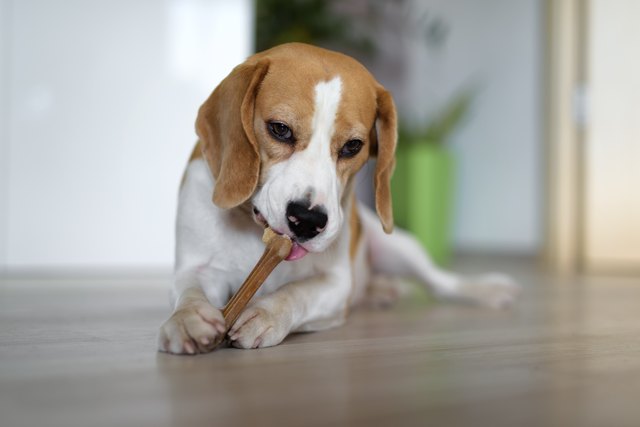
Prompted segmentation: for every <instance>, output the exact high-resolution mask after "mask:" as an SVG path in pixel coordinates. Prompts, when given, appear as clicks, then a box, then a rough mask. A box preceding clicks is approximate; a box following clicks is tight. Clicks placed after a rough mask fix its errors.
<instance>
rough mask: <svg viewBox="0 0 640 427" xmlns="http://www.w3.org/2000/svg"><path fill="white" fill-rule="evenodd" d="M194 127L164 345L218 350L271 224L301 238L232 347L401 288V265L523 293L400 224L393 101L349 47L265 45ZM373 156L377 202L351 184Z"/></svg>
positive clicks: (221, 88) (490, 302)
mask: <svg viewBox="0 0 640 427" xmlns="http://www.w3.org/2000/svg"><path fill="white" fill-rule="evenodd" d="M196 133H197V135H198V137H199V140H198V142H197V144H196V147H195V148H194V151H193V153H192V155H191V158H190V160H189V163H188V165H187V168H186V171H185V173H184V176H183V181H182V185H181V188H180V192H179V201H178V213H177V224H176V259H175V280H174V284H173V287H172V289H171V303H172V306H173V309H174V311H173V314H172V315H171V317H170V318H169V319H168V320H167V321H166V322H165V323H164V324H163V325H162V326H161V328H160V333H159V338H158V347H159V350H160V351H163V352H170V353H174V354H196V353H206V352H209V351H211V350H212V348H213V342H214V341H215V340H216V338H217V337H218V336H219V335H220V334H223V333H224V332H225V324H224V318H223V316H222V314H221V311H220V308H221V307H223V306H224V305H225V303H226V302H227V301H228V300H229V298H230V297H231V295H233V294H234V293H235V292H236V291H237V290H238V288H239V287H240V285H241V284H242V282H243V280H244V278H245V277H246V276H247V274H248V273H249V271H251V269H252V267H253V265H254V264H255V262H256V261H257V260H258V258H259V257H260V255H261V254H262V252H263V250H264V245H263V244H262V242H261V239H260V238H261V235H262V231H263V229H264V228H265V227H267V226H269V227H271V228H272V229H273V230H274V231H275V232H277V233H279V234H286V235H288V236H290V237H291V239H292V240H293V247H292V250H291V253H290V255H289V256H288V258H287V262H283V263H281V264H280V265H279V266H278V267H277V268H276V269H275V270H274V271H273V273H272V274H271V275H270V276H269V277H268V278H267V280H266V281H265V282H264V284H263V285H262V287H261V288H260V290H259V291H258V293H257V294H256V296H255V297H254V298H253V299H252V301H251V302H250V303H249V305H248V306H247V308H246V309H245V310H244V312H243V313H242V314H241V315H240V317H239V318H238V320H237V321H236V323H235V324H234V325H233V327H232V328H231V330H230V331H229V333H228V338H229V340H230V342H231V344H232V345H233V346H235V347H239V348H259V347H269V346H274V345H277V344H279V343H280V342H281V341H282V340H283V339H284V338H285V337H286V336H287V335H288V334H289V333H291V332H299V331H318V330H323V329H327V328H332V327H336V326H338V325H341V324H343V323H344V322H345V319H346V317H347V313H348V312H349V309H350V307H353V306H356V305H358V304H361V303H363V301H365V300H366V299H367V295H368V294H369V292H368V290H370V289H371V287H372V286H373V287H376V286H378V287H380V286H382V287H385V286H394V280H388V279H387V278H393V277H410V278H414V279H417V280H419V281H420V282H422V283H424V284H425V285H426V286H427V287H428V288H429V289H430V290H431V291H432V292H433V293H434V294H435V295H436V296H438V297H441V298H453V299H465V300H470V301H474V302H477V303H480V304H484V305H487V306H491V307H502V306H505V305H507V304H509V303H511V302H512V301H513V299H514V297H515V295H516V293H517V285H516V284H515V283H514V282H513V280H511V279H510V278H509V277H507V276H504V275H500V274H490V275H485V276H481V277H477V278H471V279H470V278H463V277H460V276H458V275H456V274H453V273H450V272H447V271H443V270H441V269H440V268H438V267H436V266H435V265H434V263H433V262H432V261H431V259H430V258H429V256H428V255H427V253H425V251H424V249H423V248H422V246H421V245H420V244H419V243H418V242H417V240H415V239H414V238H413V237H412V236H411V235H410V234H408V233H407V232H405V231H402V230H396V231H393V214H392V205H391V190H390V179H391V175H392V173H393V169H394V166H395V159H394V153H395V148H396V143H397V117H396V108H395V105H394V101H393V99H392V96H391V95H390V93H389V92H388V91H387V90H386V89H385V88H384V87H383V86H381V85H380V84H379V83H378V82H377V81H376V80H375V79H374V78H373V76H372V75H371V74H370V73H369V72H368V71H367V70H366V69H365V68H364V66H362V65H361V64H360V63H359V62H357V61H356V60H354V59H353V58H351V57H348V56H346V55H343V54H340V53H337V52H333V51H329V50H325V49H322V48H319V47H314V46H310V45H305V44H300V43H291V44H284V45H281V46H277V47H275V48H272V49H270V50H267V51H264V52H261V53H258V54H255V55H253V56H251V57H250V58H248V59H247V60H246V62H244V63H243V64H241V65H239V66H237V67H236V68H234V69H233V71H232V72H231V73H230V74H229V75H228V76H227V77H226V78H225V79H224V80H223V81H222V83H220V84H219V85H218V87H217V88H216V89H215V90H214V91H213V93H212V94H211V96H210V97H209V98H208V99H207V100H206V101H205V103H204V104H203V105H202V106H201V107H200V109H199V111H198V116H197V119H196ZM373 157H375V158H377V160H376V166H375V172H374V189H375V190H374V191H375V211H376V213H374V212H373V211H372V210H370V209H369V208H367V207H365V206H363V205H362V204H359V203H358V202H357V201H356V199H355V196H354V185H355V179H354V177H355V175H356V173H357V172H358V170H360V169H361V168H362V167H363V166H364V165H365V163H367V161H368V160H369V158H373ZM376 214H377V215H376Z"/></svg>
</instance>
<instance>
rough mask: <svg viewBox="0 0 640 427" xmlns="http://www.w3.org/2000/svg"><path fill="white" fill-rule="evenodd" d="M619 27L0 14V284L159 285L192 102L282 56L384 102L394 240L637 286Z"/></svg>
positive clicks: (611, 17) (122, 8) (76, 12)
mask: <svg viewBox="0 0 640 427" xmlns="http://www.w3.org/2000/svg"><path fill="white" fill-rule="evenodd" d="M638 16H640V2H635V1H633V0H628V1H625V0H567V1H551V0H549V1H545V0H484V1H476V0H424V1H419V0H387V1H383V0H371V1H366V0H351V1H347V0H324V1H322V0H291V1H283V0H256V1H252V0H234V1H224V0H136V1H124V0H109V1H106V0H55V1H54V0H0V100H1V103H0V269H1V271H2V272H3V273H4V274H8V275H20V274H34V273H47V274H49V273H52V272H53V273H55V272H69V271H78V272H80V271H82V272H87V271H89V272H109V273H114V274H119V273H121V272H122V273H125V274H127V273H130V272H134V271H135V272H141V273H145V274H146V273H153V274H163V275H164V274H170V272H171V268H172V264H173V245H174V219H175V211H176V198H177V191H178V185H179V182H180V177H181V174H182V171H183V169H184V166H185V163H186V161H187V159H188V157H189V153H190V151H191V150H192V148H193V145H194V143H195V140H196V135H195V132H194V125H193V124H194V121H195V116H196V112H197V109H198V107H199V105H200V104H201V103H202V102H203V101H204V100H205V99H206V97H207V96H208V95H209V93H210V92H211V91H212V90H213V88H214V87H215V86H216V85H217V84H218V83H219V82H220V81H221V80H222V79H223V78H224V77H225V76H226V75H227V74H228V73H229V72H230V71H231V69H232V68H233V67H234V66H235V65H237V64H239V63H240V62H242V61H243V60H244V59H245V58H246V57H247V56H249V55H251V54H252V53H253V52H255V51H258V50H262V49H265V48H268V47H271V46H273V45H275V44H279V43H283V42H288V41H302V42H307V43H313V44H317V45H321V46H325V47H329V48H331V49H335V50H338V51H342V52H345V53H347V54H349V55H352V56H354V57H356V58H357V59H359V60H360V61H361V62H363V63H364V64H365V65H366V66H367V67H368V68H369V69H370V70H371V72H372V73H373V74H374V75H375V76H376V77H377V78H378V80H379V81H380V82H381V83H382V84H383V85H384V86H386V87H387V88H388V89H389V90H390V91H391V92H392V93H393V95H394V97H395V100H396V103H397V105H398V108H399V112H400V120H401V123H402V124H401V128H400V144H399V149H398V166H397V173H396V176H395V177H394V183H393V184H394V185H393V189H394V199H395V215H396V218H397V223H398V224H399V225H401V226H403V227H406V228H409V229H411V230H412V231H413V232H414V233H415V234H417V235H418V236H419V238H420V239H421V241H422V242H423V244H424V245H425V246H426V247H428V248H429V249H430V250H431V252H432V253H433V255H434V256H435V258H436V259H437V261H438V262H439V263H441V264H448V263H450V262H452V260H454V259H455V254H457V253H471V254H477V253H491V254H499V255H500V254H502V255H509V256H513V255H517V256H525V257H531V258H537V259H541V260H544V262H545V265H547V266H549V267H552V268H554V269H558V270H562V271H601V270H602V271H604V270H606V271H628V270H637V269H638V266H640V196H639V194H640V192H638V191H637V190H635V185H637V184H639V183H640V172H639V168H637V165H638V161H640V148H639V143H640V142H639V139H640V121H639V120H638V119H639V118H640V102H639V100H640V84H639V82H638V77H637V76H639V75H640V57H639V56H638V55H636V54H635V50H636V49H637V46H638V45H639V43H640V26H637V25H636V23H635V22H634V20H633V17H638ZM613 47H616V49H613ZM370 170H371V166H368V167H367V168H365V170H364V171H363V173H362V178H361V179H360V187H359V189H358V192H359V195H360V197H361V199H362V200H364V201H365V202H367V201H368V202H370V200H371V192H370V186H369V185H368V182H369V179H368V178H367V174H370Z"/></svg>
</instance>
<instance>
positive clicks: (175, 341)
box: [158, 285, 225, 354]
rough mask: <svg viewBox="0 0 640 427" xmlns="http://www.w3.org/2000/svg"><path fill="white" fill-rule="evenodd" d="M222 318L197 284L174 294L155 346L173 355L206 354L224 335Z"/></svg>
mask: <svg viewBox="0 0 640 427" xmlns="http://www.w3.org/2000/svg"><path fill="white" fill-rule="evenodd" d="M224 331H225V323H224V317H223V316H222V313H221V312H220V310H219V309H217V308H215V307H214V306H213V305H212V304H211V303H210V302H209V299H208V298H207V297H206V295H205V294H204V292H203V290H202V288H201V287H200V286H198V285H195V286H190V287H187V288H185V289H184V290H182V292H181V293H180V294H179V295H177V299H176V301H175V310H174V312H173V314H172V315H171V317H170V318H169V319H168V320H167V321H166V322H164V324H163V325H162V326H161V327H160V332H159V334H158V349H159V350H160V351H165V352H168V353H174V354H196V353H207V352H210V351H211V350H213V348H214V342H215V341H216V338H217V337H218V336H219V335H220V334H224Z"/></svg>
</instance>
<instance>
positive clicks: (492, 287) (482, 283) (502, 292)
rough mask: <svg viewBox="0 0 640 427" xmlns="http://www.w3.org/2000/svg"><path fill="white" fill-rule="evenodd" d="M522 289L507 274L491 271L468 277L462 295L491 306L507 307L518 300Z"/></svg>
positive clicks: (497, 307) (495, 307)
mask: <svg viewBox="0 0 640 427" xmlns="http://www.w3.org/2000/svg"><path fill="white" fill-rule="evenodd" d="M520 290H521V289H520V285H519V284H518V283H517V282H516V281H515V280H514V279H512V278H511V277H509V276H507V275H506V274H502V273H489V274H483V275H481V276H477V277H470V278H468V279H466V280H465V281H464V282H463V283H462V288H461V290H460V296H461V297H463V298H465V299H470V300H471V301H473V302H476V303H478V304H481V305H484V306H487V307H490V308H494V309H506V308H509V307H510V306H511V305H513V303H514V302H515V301H516V299H517V297H518V294H519V293H520Z"/></svg>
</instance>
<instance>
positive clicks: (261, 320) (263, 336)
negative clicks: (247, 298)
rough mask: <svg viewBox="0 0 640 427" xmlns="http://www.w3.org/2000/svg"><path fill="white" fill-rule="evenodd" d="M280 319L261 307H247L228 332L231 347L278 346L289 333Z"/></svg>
mask: <svg viewBox="0 0 640 427" xmlns="http://www.w3.org/2000/svg"><path fill="white" fill-rule="evenodd" d="M283 323H284V322H283V321H282V319H279V318H278V317H277V316H275V315H273V314H272V313H270V312H269V311H267V310H265V309H264V308H261V307H256V306H251V307H247V309H246V310H245V311H243V312H242V314H241V315H240V317H239V318H238V320H237V321H236V323H235V324H234V325H233V327H232V328H231V330H230V331H229V339H230V340H231V345H233V346H234V347H238V348H261V347H271V346H274V345H278V344H280V342H282V340H283V339H284V338H285V337H286V336H287V334H288V333H289V328H288V327H286V325H284V324H283Z"/></svg>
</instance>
